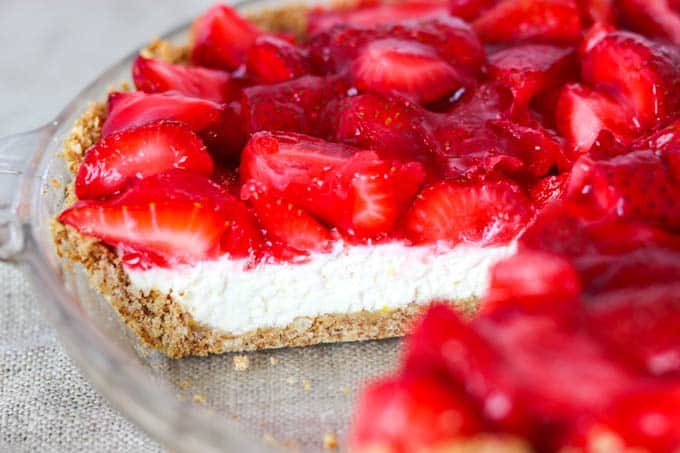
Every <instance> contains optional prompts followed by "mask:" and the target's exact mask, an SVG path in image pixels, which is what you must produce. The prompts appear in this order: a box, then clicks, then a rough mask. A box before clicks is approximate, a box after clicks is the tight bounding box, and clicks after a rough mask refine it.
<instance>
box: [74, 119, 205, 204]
mask: <svg viewBox="0 0 680 453" xmlns="http://www.w3.org/2000/svg"><path fill="white" fill-rule="evenodd" d="M170 169H181V170H187V171H192V172H196V173H201V174H204V175H207V176H209V175H210V174H211V173H212V171H213V161H212V158H211V157H210V155H209V154H208V151H207V148H206V147H205V145H204V144H203V142H202V141H201V139H200V138H198V137H197V136H196V134H194V133H193V132H191V130H189V129H188V128H187V127H186V126H184V125H182V124H180V123H168V122H159V123H150V124H146V125H142V126H136V127H133V128H130V129H126V130H124V131H122V132H116V133H114V134H111V135H108V136H106V137H104V138H103V139H101V140H100V141H98V142H97V143H96V144H95V145H94V146H92V147H91V148H90V149H88V150H87V152H86V153H85V157H84V158H83V161H82V163H81V164H80V167H79V169H78V175H77V176H76V181H75V191H76V195H77V196H78V198H80V199H86V198H101V197H105V196H107V195H111V194H114V193H116V192H118V191H119V190H121V189H122V188H124V187H125V186H126V184H128V183H129V181H130V180H131V179H134V178H136V179H142V178H145V177H147V176H150V175H153V174H156V173H162V172H164V171H167V170H170Z"/></svg>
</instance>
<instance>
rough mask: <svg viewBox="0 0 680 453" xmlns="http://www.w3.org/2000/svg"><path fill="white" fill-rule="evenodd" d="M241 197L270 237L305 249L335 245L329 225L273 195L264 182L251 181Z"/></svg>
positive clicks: (325, 249) (329, 247)
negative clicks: (322, 223) (252, 209)
mask: <svg viewBox="0 0 680 453" xmlns="http://www.w3.org/2000/svg"><path fill="white" fill-rule="evenodd" d="M241 198H242V199H244V200H247V201H248V202H249V204H250V205H251V206H252V207H253V208H254V209H255V212H256V214H257V217H258V219H259V220H260V224H261V225H262V227H263V228H264V229H265V231H266V235H267V238H269V239H270V240H274V241H280V242H283V243H284V244H286V245H287V246H289V247H292V248H294V249H296V250H299V251H303V252H304V251H314V252H327V251H329V250H330V249H331V241H332V240H333V237H332V235H331V232H330V231H328V229H327V228H325V227H324V226H323V225H321V224H320V223H319V222H318V221H316V220H315V219H314V218H313V217H312V216H310V215H309V214H308V213H306V212H305V211H303V210H302V209H300V208H298V207H297V206H295V205H294V204H293V203H290V202H288V201H286V200H284V199H282V198H277V197H274V196H272V195H270V194H269V193H268V191H267V190H266V188H265V187H264V186H263V185H262V184H261V183H258V182H256V181H250V182H247V183H246V184H245V185H244V186H243V188H242V190H241Z"/></svg>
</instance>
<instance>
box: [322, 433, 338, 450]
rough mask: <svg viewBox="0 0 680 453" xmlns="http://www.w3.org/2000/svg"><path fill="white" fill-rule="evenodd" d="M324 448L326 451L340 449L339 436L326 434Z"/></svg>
mask: <svg viewBox="0 0 680 453" xmlns="http://www.w3.org/2000/svg"><path fill="white" fill-rule="evenodd" d="M323 448H324V449H325V450H337V449H338V436H336V435H335V433H326V434H324V435H323Z"/></svg>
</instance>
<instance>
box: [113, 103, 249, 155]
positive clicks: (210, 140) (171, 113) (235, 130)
mask: <svg viewBox="0 0 680 453" xmlns="http://www.w3.org/2000/svg"><path fill="white" fill-rule="evenodd" d="M239 110H240V106H239V105H238V104H234V103H230V104H218V103H216V102H212V101H208V100H206V99H199V98H192V97H187V96H182V95H180V94H177V93H174V92H171V93H159V94H147V93H143V92H141V91H135V92H114V93H111V94H110V95H109V99H108V103H107V105H106V119H105V121H104V125H103V126H102V136H104V137H105V136H107V135H109V134H112V133H113V132H117V131H121V130H124V129H127V128H130V127H134V126H139V125H142V124H147V123H153V122H156V121H162V120H165V121H177V122H180V123H184V124H186V125H187V126H188V127H189V129H191V130H192V131H194V132H196V133H197V134H199V136H200V137H201V138H202V139H203V141H204V142H205V144H206V145H207V146H208V148H209V149H210V151H211V152H213V153H214V154H215V155H219V156H227V157H230V156H232V155H234V154H235V153H237V152H238V151H240V149H241V146H242V145H243V143H244V142H245V136H244V135H245V134H244V132H243V129H242V125H241V118H240V111H239Z"/></svg>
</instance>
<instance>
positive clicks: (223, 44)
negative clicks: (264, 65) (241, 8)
mask: <svg viewBox="0 0 680 453" xmlns="http://www.w3.org/2000/svg"><path fill="white" fill-rule="evenodd" d="M192 32H193V37H194V39H193V41H194V45H193V50H192V53H191V60H192V61H193V63H194V64H196V65H199V66H207V67H211V68H218V69H236V68H238V67H239V66H240V65H241V64H243V63H244V62H245V58H246V54H247V52H248V49H250V47H251V46H252V45H253V43H254V42H255V38H257V37H258V36H259V35H260V34H261V33H262V32H261V31H260V30H259V29H258V28H257V27H255V25H253V24H252V23H251V22H250V21H247V20H245V19H244V18H242V17H241V16H239V15H238V13H237V12H236V11H235V10H234V9H233V8H231V7H229V6H227V5H224V4H217V5H215V6H213V7H212V8H210V9H209V10H208V11H207V12H206V13H205V14H204V15H203V16H201V17H199V18H198V19H196V22H194V25H193V28H192Z"/></svg>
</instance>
